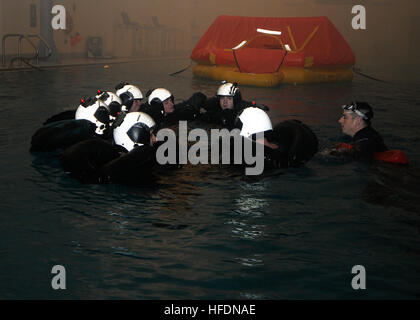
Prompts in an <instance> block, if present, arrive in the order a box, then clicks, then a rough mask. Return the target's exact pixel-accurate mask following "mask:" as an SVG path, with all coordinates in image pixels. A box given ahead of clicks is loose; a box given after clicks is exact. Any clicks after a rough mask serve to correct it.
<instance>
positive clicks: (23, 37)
mask: <svg viewBox="0 0 420 320" xmlns="http://www.w3.org/2000/svg"><path fill="white" fill-rule="evenodd" d="M22 39H26V40H27V41H28V42H29V44H30V45H31V46H32V47H33V48H34V49H35V55H34V56H33V57H31V58H29V60H32V59H36V63H37V64H38V56H39V50H38V48H37V47H36V46H35V45H34V43H33V42H32V41H31V40H30V39H29V37H28V36H26V35H24V34H22V35H21V36H20V37H19V43H18V55H17V58H18V59H19V58H20V57H21V53H22ZM19 65H22V59H20V62H19Z"/></svg>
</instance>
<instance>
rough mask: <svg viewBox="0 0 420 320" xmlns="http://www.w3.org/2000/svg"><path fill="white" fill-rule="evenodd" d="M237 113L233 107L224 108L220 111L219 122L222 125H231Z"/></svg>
mask: <svg viewBox="0 0 420 320" xmlns="http://www.w3.org/2000/svg"><path fill="white" fill-rule="evenodd" d="M236 116H237V113H236V111H235V110H233V109H225V110H223V111H222V113H221V118H220V123H221V124H222V125H223V126H224V127H233V126H234V124H235V120H236Z"/></svg>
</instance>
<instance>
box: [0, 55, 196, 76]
mask: <svg viewBox="0 0 420 320" xmlns="http://www.w3.org/2000/svg"><path fill="white" fill-rule="evenodd" d="M162 60H164V61H168V60H186V61H187V60H188V61H190V58H189V55H187V54H183V55H174V56H156V57H127V58H106V57H104V58H62V59H60V62H58V63H54V62H40V63H39V64H36V63H34V62H31V64H32V65H33V67H31V66H29V65H27V64H25V63H24V62H22V64H21V65H20V66H19V65H18V62H15V63H14V65H13V66H10V63H9V64H7V65H6V66H3V65H2V64H1V62H0V72H2V71H28V70H36V69H38V68H39V69H45V68H49V69H50V68H61V67H75V66H85V65H104V67H105V68H106V67H108V66H109V65H112V64H118V63H133V62H147V61H162Z"/></svg>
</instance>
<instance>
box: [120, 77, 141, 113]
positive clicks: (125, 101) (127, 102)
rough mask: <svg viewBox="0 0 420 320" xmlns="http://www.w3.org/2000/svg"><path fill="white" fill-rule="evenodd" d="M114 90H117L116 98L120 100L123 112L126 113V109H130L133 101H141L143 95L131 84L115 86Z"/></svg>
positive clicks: (124, 83)
mask: <svg viewBox="0 0 420 320" xmlns="http://www.w3.org/2000/svg"><path fill="white" fill-rule="evenodd" d="M115 89H116V90H117V92H116V94H117V96H118V97H119V98H120V99H121V104H122V105H123V108H122V110H123V111H128V109H130V108H131V106H132V104H133V102H134V100H143V93H142V92H141V91H140V89H139V88H138V87H136V86H134V85H132V84H128V83H126V82H123V83H120V84H119V85H117V86H116V87H115Z"/></svg>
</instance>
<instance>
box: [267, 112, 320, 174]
mask: <svg viewBox="0 0 420 320" xmlns="http://www.w3.org/2000/svg"><path fill="white" fill-rule="evenodd" d="M264 137H265V138H267V140H268V141H269V142H272V143H275V144H277V145H278V146H279V147H278V149H272V148H269V147H265V148H264V155H265V159H266V160H267V162H268V163H269V164H271V165H273V166H275V167H298V166H301V165H303V164H305V163H306V162H307V161H309V160H310V159H311V158H312V157H313V156H314V155H315V153H317V152H318V138H317V137H316V135H315V134H314V133H313V131H312V130H311V129H310V128H309V127H308V126H307V125H305V124H304V123H302V122H301V121H299V120H287V121H284V122H281V123H279V124H277V125H276V126H275V127H274V128H273V130H272V131H268V132H265V133H264Z"/></svg>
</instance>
